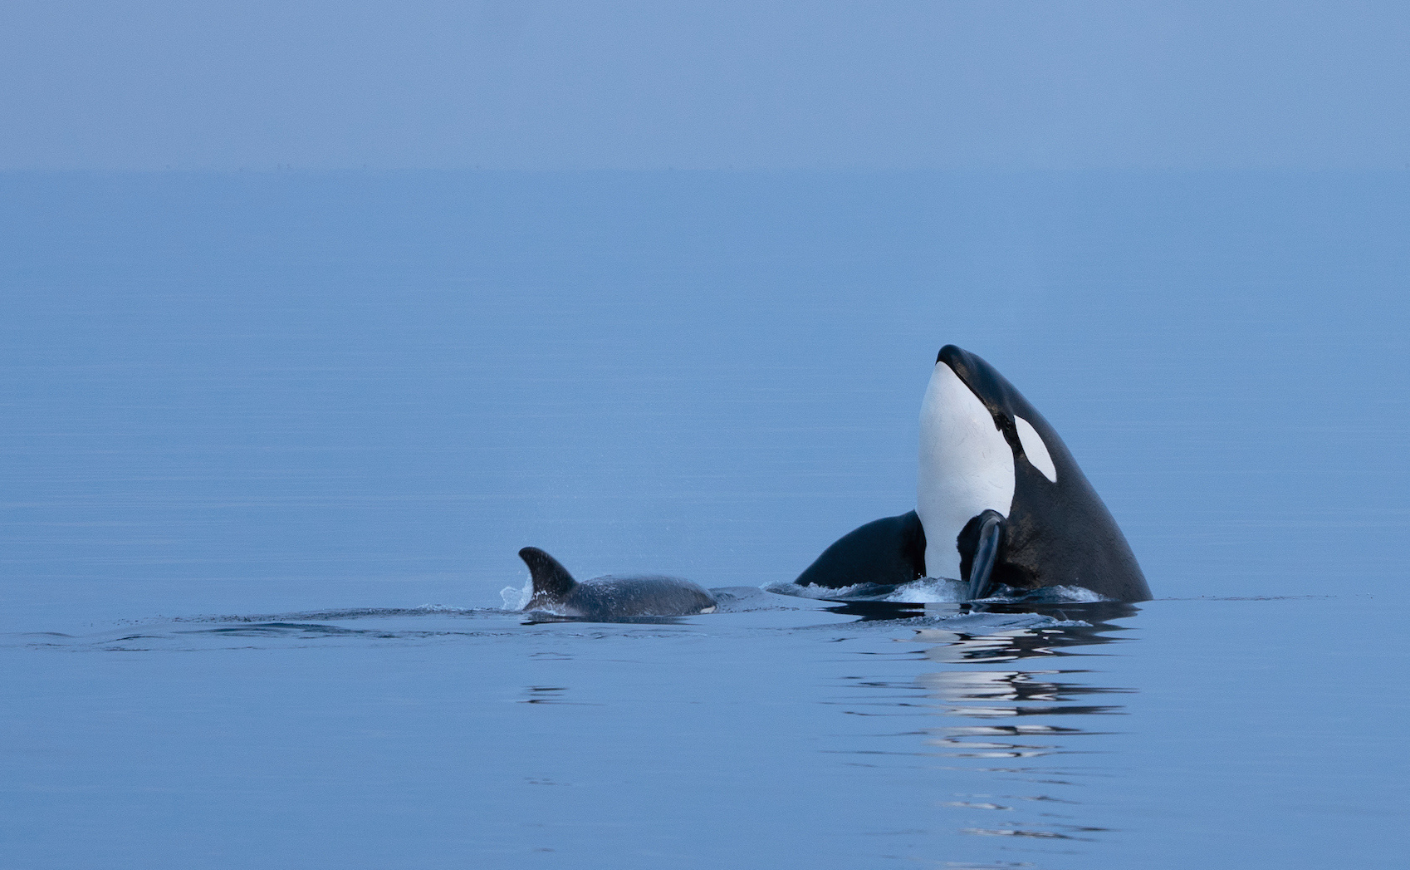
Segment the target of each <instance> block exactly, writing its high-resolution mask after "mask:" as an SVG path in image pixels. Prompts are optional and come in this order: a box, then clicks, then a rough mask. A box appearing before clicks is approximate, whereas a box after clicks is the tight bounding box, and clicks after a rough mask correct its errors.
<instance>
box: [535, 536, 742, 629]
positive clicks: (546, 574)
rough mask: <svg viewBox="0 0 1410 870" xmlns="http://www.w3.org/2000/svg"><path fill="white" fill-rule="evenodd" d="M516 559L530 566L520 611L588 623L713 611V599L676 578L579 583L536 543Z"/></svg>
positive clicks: (690, 584)
mask: <svg viewBox="0 0 1410 870" xmlns="http://www.w3.org/2000/svg"><path fill="white" fill-rule="evenodd" d="M519 558H521V559H523V560H524V564H525V565H528V566H529V575H530V577H532V578H533V584H534V594H533V597H532V598H530V599H529V603H528V604H527V605H525V606H524V609H525V610H541V611H547V612H549V613H552V614H554V615H556V616H563V617H568V618H570V619H582V620H586V621H588V622H615V621H618V620H623V619H641V618H661V617H672V616H690V615H691V614H695V613H710V612H712V611H714V609H715V606H716V602H715V597H714V596H713V595H711V594H710V593H709V592H707V591H705V589H704V588H702V587H700V586H699V585H697V584H695V583H692V582H690V581H689V580H682V579H680V578H679V577H654V576H652V577H613V576H611V575H608V576H606V577H594V578H593V579H591V580H587V581H584V582H582V583H579V582H578V581H576V580H574V579H573V575H572V574H569V573H568V569H566V568H564V567H563V566H562V565H560V564H559V563H558V560H557V559H555V558H553V557H552V556H550V555H548V554H547V553H545V552H544V551H543V550H540V549H539V548H537V547H525V548H524V549H522V550H520V551H519Z"/></svg>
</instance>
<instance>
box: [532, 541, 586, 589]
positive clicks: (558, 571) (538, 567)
mask: <svg viewBox="0 0 1410 870" xmlns="http://www.w3.org/2000/svg"><path fill="white" fill-rule="evenodd" d="M519 558H520V559H523V560H524V564H525V565H528V566H529V576H530V577H532V578H533V580H534V594H535V595H540V594H546V595H551V596H553V597H554V598H562V597H563V596H564V595H567V594H568V593H569V592H571V591H572V590H573V587H574V586H577V585H578V581H576V580H574V579H573V575H572V574H569V573H568V569H567V568H564V567H563V566H562V565H560V564H558V560H557V559H555V558H553V557H552V556H550V555H548V554H547V553H545V552H544V551H543V550H540V549H539V548H538V547H525V548H524V549H522V550H520V551H519Z"/></svg>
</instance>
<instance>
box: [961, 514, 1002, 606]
mask: <svg viewBox="0 0 1410 870" xmlns="http://www.w3.org/2000/svg"><path fill="white" fill-rule="evenodd" d="M975 519H977V520H978V521H979V529H978V541H976V543H975V546H974V558H973V559H972V560H970V565H969V600H970V601H975V600H978V599H980V598H983V597H984V596H985V595H987V594H988V593H989V587H990V586H992V585H993V583H992V579H993V574H994V563H996V562H998V561H999V544H1000V543H1002V542H1003V537H1004V518H1003V516H1001V515H1000V514H999V513H998V512H997V511H985V512H984V513H982V514H980V515H979V516H977V517H975Z"/></svg>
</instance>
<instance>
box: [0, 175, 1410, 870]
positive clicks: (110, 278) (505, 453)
mask: <svg viewBox="0 0 1410 870" xmlns="http://www.w3.org/2000/svg"><path fill="white" fill-rule="evenodd" d="M1407 239H1410V175H1406V174H1404V173H1394V174H1375V175H1355V174H1343V175H1331V174H1321V175H1316V174H1302V175H1296V174H1284V175H1279V174H1253V173H1244V174H1239V173H1233V174H1214V173H1205V174H1198V173H1195V174H1189V173H1185V174H1181V173H1170V174H1152V173H1146V174H1110V173H1108V174H1036V175H944V174H910V175H907V174H860V173H859V174H804V173H792V174H789V173H785V174H763V173H756V174H749V173H738V174H731V173H639V174H631V173H623V174H610V173H599V174H548V173H544V174H522V175H515V174H490V173H484V174H473V173H465V174H432V173H426V174H392V175H374V174H346V175H337V174H330V175H314V174H264V175H245V174H228V175H210V174H206V175H202V174H196V175H182V174H155V175H102V174H99V175H81V174H55V175H43V174H33V175H7V176H0V294H3V296H2V297H0V306H3V307H2V308H0V311H3V316H0V415H3V419H4V421H5V425H4V426H3V427H0V684H3V688H0V697H3V698H4V699H5V702H4V703H3V705H0V734H3V735H4V736H5V740H4V741H3V747H4V748H3V749H0V851H3V853H4V854H5V855H6V859H5V861H4V862H3V864H4V866H7V867H9V866H13V867H21V868H28V867H36V868H37V867H45V868H48V867H55V868H57V867H73V866H110V867H144V868H148V867H192V866H212V867H215V866H219V867H225V866H249V865H251V864H255V863H259V864H262V865H269V866H289V867H293V866H301V867H307V866H338V867H387V866H425V867H442V866H447V867H448V866H456V867H461V866H513V867H518V866H524V867H537V866H563V867H582V866H604V867H606V866H613V867H619V866H632V867H636V866H639V867H658V866H662V865H665V864H668V863H669V864H674V865H679V866H699V867H717V866H766V865H774V866H817V867H858V866H879V865H883V864H895V865H898V866H900V865H906V866H909V865H912V864H915V863H919V864H921V865H922V866H924V865H930V866H938V867H1007V866H1033V867H1054V868H1058V867H1091V866H1161V867H1167V866H1168V867H1187V866H1191V865H1193V864H1199V865H1212V866H1227V867H1249V866H1266V867H1289V866H1305V867H1326V866H1399V865H1400V864H1401V863H1402V862H1403V860H1404V859H1403V856H1404V855H1405V853H1406V849H1407V846H1410V843H1407V836H1406V835H1405V833H1404V831H1405V830H1406V822H1407V816H1408V815H1410V813H1408V812H1407V810H1410V789H1407V788H1406V786H1405V785H1404V783H1405V781H1406V779H1407V776H1408V775H1410V764H1407V762H1406V760H1405V758H1404V752H1403V735H1404V727H1403V722H1404V721H1405V719H1406V713H1407V706H1410V705H1408V704H1407V701H1406V700H1405V695H1404V692H1403V691H1402V688H1401V684H1402V683H1403V679H1402V676H1403V670H1404V662H1405V657H1404V654H1403V652H1402V648H1403V644H1402V643H1401V639H1402V638H1403V637H1404V636H1405V635H1406V630H1405V628H1404V626H1405V622H1406V618H1407V614H1410V609H1408V608H1407V605H1408V604H1410V595H1407V593H1406V592H1405V580H1406V579H1407V578H1406V577H1405V575H1404V571H1403V569H1402V567H1401V565H1402V560H1401V551H1402V549H1403V542H1404V541H1405V540H1406V539H1407V532H1408V531H1410V528H1408V527H1410V497H1407V496H1406V495H1405V493H1406V492H1407V483H1410V480H1407V478H1410V464H1407V462H1406V459H1405V457H1406V456H1407V455H1408V454H1407V448H1410V403H1408V402H1407V400H1410V387H1407V385H1408V384H1410V370H1407V369H1410V364H1408V362H1407V361H1410V338H1407V330H1406V326H1407V315H1408V314H1410V303H1407V302H1406V301H1405V300H1406V298H1407V295H1406V293H1405V291H1406V290H1407V289H1410V288H1407V278H1406V276H1407V275H1410V245H1407V243H1406V240H1407ZM948 342H953V343H957V344H960V345H962V346H964V347H966V348H968V349H970V350H973V351H975V352H977V353H979V354H981V355H982V356H984V357H985V358H987V359H988V360H989V361H990V362H992V363H994V364H995V366H997V367H998V368H999V369H1000V371H1002V372H1003V373H1004V374H1005V375H1006V376H1007V377H1008V378H1009V379H1010V380H1011V381H1013V382H1014V383H1015V384H1017V385H1018V386H1019V388H1020V389H1022V390H1023V391H1024V392H1025V394H1026V395H1027V396H1028V398H1029V399H1030V400H1032V402H1033V403H1034V404H1035V405H1036V406H1037V407H1038V408H1040V409H1041V410H1042V411H1043V413H1044V415H1045V416H1046V417H1047V418H1048V419H1049V421H1050V422H1051V423H1052V424H1053V425H1054V426H1055V427H1056V428H1057V430H1058V431H1059V432H1060V433H1062V435H1063V437H1064V438H1065V440H1066V441H1067V443H1068V446H1069V447H1070V448H1071V449H1072V451H1073V453H1074V454H1075V455H1076V457H1077V459H1078V461H1079V462H1080V463H1081V464H1082V466H1083V468H1084V470H1085V471H1086V473H1087V475H1088V477H1089V478H1090V479H1091V480H1092V482H1093V483H1094V485H1095V486H1096V487H1097V489H1098V491H1099V492H1101V493H1102V495H1103V497H1104V498H1105V500H1106V502H1107V504H1108V506H1109V507H1110V508H1111V509H1112V512H1113V514H1114V515H1115V516H1116V518H1117V519H1118V521H1119V522H1120V523H1121V525H1122V527H1123V529H1124V530H1125V532H1126V534H1127V537H1128V538H1129V539H1130V541H1131V543H1132V546H1133V548H1134V550H1135V552H1136V554H1137V556H1138V557H1139V558H1140V560H1141V563H1142V565H1143V567H1144V568H1145V571H1146V574H1147V576H1148V578H1149V580H1150V585H1151V588H1152V589H1153V590H1154V592H1155V594H1156V596H1157V600H1156V601H1154V602H1149V603H1144V604H1141V605H1139V606H1138V607H1136V608H1132V609H1121V608H1117V609H1112V608H1110V607H1109V606H1106V607H1103V606H1093V605H1072V606H1070V607H1065V608H1060V609H1058V610H1055V611H1051V612H1043V613H1030V614H1021V613H988V614H979V615H975V614H967V613H964V612H962V611H961V609H959V608H956V607H955V606H953V605H943V604H936V605H932V606H931V607H930V608H929V610H926V611H924V612H923V615H917V616H911V617H909V618H905V619H884V620H875V619H873V620H864V619H861V618H859V617H858V616H856V615H849V614H847V613H837V612H833V611H830V610H828V609H827V608H826V605H825V603H824V602H816V601H808V600H804V599H798V598H791V597H786V596H779V595H773V594H771V593H768V592H764V591H761V590H760V589H759V587H761V586H764V585H767V584H771V583H776V582H779V581H786V580H789V579H791V578H792V577H794V576H796V575H797V573H798V572H799V571H800V570H801V569H802V568H803V567H805V566H806V565H807V564H808V562H809V561H810V560H811V559H812V558H813V557H814V556H816V555H817V553H818V552H819V551H820V550H821V549H822V548H823V547H824V546H826V545H827V544H828V543H830V542H831V541H832V540H834V539H835V538H836V537H837V536H839V535H840V534H842V533H843V532H845V531H847V530H849V529H851V528H852V527H854V526H855V525H858V524H860V523H862V522H865V521H867V520H870V519H874V518H876V517H880V516H884V515H892V514H896V513H900V512H903V511H904V510H906V509H908V508H910V507H911V506H912V505H913V498H914V485H915V467H914V465H915V440H916V433H917V419H916V418H917V412H918V407H919V400H920V395H921V392H922V390H923V389H924V385H925V382H926V379H927V378H928V376H929V372H930V366H931V363H932V362H933V360H934V354H935V351H936V350H937V349H938V348H939V346H940V345H942V344H945V343H948ZM529 544H532V545H535V546H540V547H543V548H545V549H547V550H549V551H550V552H552V553H553V554H554V555H555V556H557V557H558V558H559V559H560V560H561V561H562V562H563V563H564V564H565V565H567V566H568V567H569V568H570V569H572V570H573V571H574V572H575V573H576V574H578V575H579V576H580V577H588V576H593V575H596V574H602V573H609V572H612V573H627V572H643V573H668V574H676V575H681V576H685V577H689V578H691V579H694V580H696V581H697V582H700V583H702V584H703V585H706V586H709V587H712V588H715V589H722V590H727V593H726V596H727V599H728V602H729V604H728V606H727V607H725V608H724V612H721V613H717V614H711V615H704V616H699V617H692V618H689V619H686V620H682V621H680V622H677V623H671V624H660V625H585V624H575V623H544V624H526V620H525V619H524V616H523V615H522V614H517V613H510V612H506V611H504V610H502V609H501V608H502V599H501V595H500V591H501V590H502V589H503V588H504V587H507V586H508V587H514V586H519V585H520V584H522V582H523V579H524V573H525V572H524V570H523V567H522V564H521V563H520V562H519V561H518V559H517V557H516V555H515V554H516V552H517V550H518V549H519V547H521V546H525V545H529Z"/></svg>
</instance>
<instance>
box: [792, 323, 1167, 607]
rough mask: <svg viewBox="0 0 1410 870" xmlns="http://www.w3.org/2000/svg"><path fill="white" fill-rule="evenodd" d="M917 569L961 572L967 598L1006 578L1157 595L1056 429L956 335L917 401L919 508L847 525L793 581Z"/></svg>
mask: <svg viewBox="0 0 1410 870" xmlns="http://www.w3.org/2000/svg"><path fill="white" fill-rule="evenodd" d="M921 577H943V578H947V579H951V580H960V581H962V582H963V583H965V584H967V591H968V598H970V599H971V600H973V599H979V598H983V597H985V596H986V595H987V594H989V593H990V592H992V591H994V590H996V589H997V588H998V587H999V586H1001V585H1002V586H1007V587H1009V588H1010V589H1012V590H1014V591H1015V592H1018V593H1023V592H1028V591H1032V590H1036V589H1040V588H1043V587H1052V586H1080V587H1082V588H1084V589H1089V590H1091V591H1093V592H1096V593H1098V594H1100V595H1102V596H1104V597H1106V598H1110V599H1114V600H1118V601H1145V600H1147V599H1149V598H1150V597H1151V593H1150V587H1149V586H1147V585H1146V578H1145V575H1144V574H1142V573H1141V567H1140V565H1139V564H1137V562H1136V556H1135V554H1134V553H1132V552H1131V546H1130V545H1129V544H1128V543H1127V542H1126V537H1125V536H1124V535H1123V534H1122V533H1121V529H1120V528H1119V527H1118V526H1117V525H1116V520H1115V519H1113V518H1112V516H1111V512H1110V511H1108V510H1107V508H1106V505H1105V504H1103V503H1102V500H1101V497H1100V496H1098V495H1097V492H1096V490H1095V489H1093V488H1092V485H1091V483H1089V482H1088V481H1087V478H1086V476H1085V475H1083V474H1082V470H1081V469H1080V468H1078V467H1077V462H1076V460H1074V459H1073V458H1072V454H1071V453H1070V452H1069V451H1068V449H1067V445H1065V444H1064V443H1063V442H1062V439H1061V438H1059V437H1058V434H1057V432H1056V431H1054V429H1053V427H1052V426H1051V425H1049V424H1048V421H1047V420H1045V419H1043V415H1042V414H1039V413H1038V410H1037V409H1036V408H1034V407H1033V406H1032V405H1031V404H1029V402H1028V400H1027V399H1025V398H1024V397H1023V394H1022V393H1020V392H1019V391H1018V390H1017V389H1015V388H1014V386H1013V384H1010V383H1009V382H1008V381H1007V380H1006V379H1005V378H1004V376H1003V375H1001V374H999V372H998V370H996V369H995V368H994V367H993V366H991V365H990V364H989V363H987V362H985V361H984V360H983V359H981V358H980V357H978V356H976V355H975V354H972V353H969V352H968V351H965V350H961V349H960V348H958V347H955V346H954V345H946V346H945V347H944V348H942V349H941V350H940V354H939V356H937V357H936V360H935V368H934V370H933V371H932V372H931V376H930V384H929V386H927V388H926V391H925V398H924V400H923V401H922V402H921V411H920V466H919V473H918V475H917V487H916V509H915V510H913V511H910V512H909V513H905V514H902V515H900V516H897V517H887V518H884V519H880V520H876V521H874V522H870V523H867V524H866V525H864V526H862V527H861V528H858V529H856V530H854V531H852V532H849V533H848V534H847V535H844V536H843V537H842V538H840V539H839V540H838V541H837V542H836V543H834V544H833V545H832V546H830V547H828V548H827V549H826V550H824V551H823V553H822V555H820V556H818V558H817V560H816V561H814V562H813V564H812V565H810V566H808V568H807V569H806V570H805V571H803V573H802V574H801V575H799V577H798V579H797V580H796V581H795V582H796V583H797V584H798V585H800V586H806V585H809V584H813V585H816V586H822V587H828V588H833V589H837V588H842V587H847V586H856V585H858V584H879V585H898V584H901V583H909V582H911V581H913V580H917V579H919V578H921Z"/></svg>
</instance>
